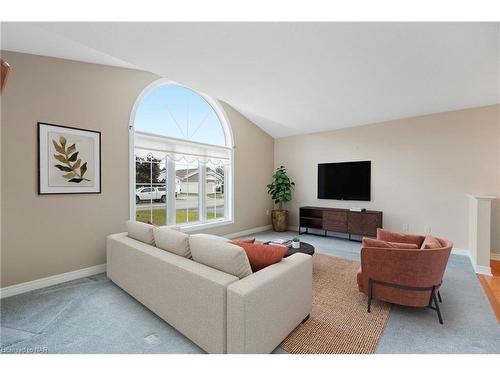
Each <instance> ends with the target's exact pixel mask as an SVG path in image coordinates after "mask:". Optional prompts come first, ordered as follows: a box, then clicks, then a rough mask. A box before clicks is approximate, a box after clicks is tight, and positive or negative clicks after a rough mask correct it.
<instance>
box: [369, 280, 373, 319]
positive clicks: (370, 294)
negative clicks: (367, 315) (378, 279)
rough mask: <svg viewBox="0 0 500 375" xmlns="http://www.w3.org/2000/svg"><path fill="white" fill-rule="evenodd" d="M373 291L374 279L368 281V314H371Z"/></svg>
mask: <svg viewBox="0 0 500 375" xmlns="http://www.w3.org/2000/svg"><path fill="white" fill-rule="evenodd" d="M372 289H373V281H372V279H368V312H370V310H371V306H372Z"/></svg>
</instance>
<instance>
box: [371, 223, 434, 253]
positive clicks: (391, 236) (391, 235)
mask: <svg viewBox="0 0 500 375" xmlns="http://www.w3.org/2000/svg"><path fill="white" fill-rule="evenodd" d="M424 238H425V237H424V236H419V235H416V234H407V233H399V232H391V231H390V230H385V229H381V228H377V240H382V241H389V242H403V243H414V244H415V245H417V248H420V246H422V242H424Z"/></svg>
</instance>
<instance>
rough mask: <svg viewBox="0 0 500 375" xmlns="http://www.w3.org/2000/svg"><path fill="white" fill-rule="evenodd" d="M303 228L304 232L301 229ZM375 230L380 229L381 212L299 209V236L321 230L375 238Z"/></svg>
mask: <svg viewBox="0 0 500 375" xmlns="http://www.w3.org/2000/svg"><path fill="white" fill-rule="evenodd" d="M302 228H305V229H306V230H305V232H301V229H302ZM377 228H382V211H363V212H355V211H350V210H348V209H345V208H328V207H312V206H304V207H300V212H299V234H303V233H309V232H308V230H309V229H321V230H324V231H325V237H326V236H327V235H328V232H329V231H330V232H337V233H346V234H348V235H349V239H351V235H353V234H355V235H359V236H368V237H376V236H377Z"/></svg>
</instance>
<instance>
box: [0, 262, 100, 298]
mask: <svg viewBox="0 0 500 375" xmlns="http://www.w3.org/2000/svg"><path fill="white" fill-rule="evenodd" d="M103 272H106V264H98V265H97V266H92V267H88V268H82V269H81V270H76V271H71V272H66V273H61V274H59V275H54V276H49V277H44V278H43V279H37V280H33V281H28V282H25V283H21V284H16V285H11V286H6V287H4V288H1V289H0V298H6V297H10V296H15V295H16V294H21V293H26V292H30V291H32V290H36V289H40V288H45V287H48V286H52V285H56V284H61V283H64V282H66V281H71V280H76V279H81V278H82V277H88V276H93V275H97V274H99V273H103Z"/></svg>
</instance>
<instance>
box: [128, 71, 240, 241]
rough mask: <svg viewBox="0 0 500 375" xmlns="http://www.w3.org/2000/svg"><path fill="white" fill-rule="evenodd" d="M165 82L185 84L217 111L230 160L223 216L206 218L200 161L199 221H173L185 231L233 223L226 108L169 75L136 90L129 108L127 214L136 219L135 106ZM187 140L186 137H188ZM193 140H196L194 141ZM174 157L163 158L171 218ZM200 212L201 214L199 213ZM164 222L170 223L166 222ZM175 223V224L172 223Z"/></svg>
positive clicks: (230, 140) (230, 142)
mask: <svg viewBox="0 0 500 375" xmlns="http://www.w3.org/2000/svg"><path fill="white" fill-rule="evenodd" d="M164 85H177V86H181V87H185V88H187V89H189V90H192V91H194V92H195V93H197V94H198V95H200V96H201V97H202V98H203V99H205V101H206V102H207V103H208V104H209V105H210V106H211V107H212V108H213V110H214V111H215V114H216V115H217V117H218V119H219V122H220V124H221V126H222V130H223V132H224V138H225V142H226V147H228V148H230V150H231V152H230V159H231V160H230V164H229V165H228V166H225V167H224V218H221V219H210V220H207V219H206V215H205V212H206V194H202V193H204V192H205V185H206V181H205V179H203V180H202V176H205V175H206V169H205V166H206V163H204V162H201V161H200V162H199V163H198V168H199V172H198V173H199V182H198V183H199V184H200V185H199V192H200V193H199V195H198V196H199V203H198V204H199V217H200V221H198V222H196V223H186V224H175V225H176V226H180V227H181V229H182V230H183V231H185V232H191V231H198V230H201V229H209V228H215V227H219V226H225V225H230V224H233V223H234V142H233V133H232V130H231V126H230V124H229V120H228V118H227V115H226V112H225V111H224V108H223V107H222V105H221V104H220V103H219V101H218V100H216V99H213V98H211V97H210V96H208V95H205V94H203V93H201V92H199V91H196V90H193V89H191V88H189V87H186V86H183V85H180V84H178V83H176V82H173V81H171V80H168V79H159V80H156V81H154V82H152V83H151V84H149V85H148V86H147V87H145V88H144V89H143V90H142V92H141V93H140V94H139V96H138V97H137V99H136V100H135V103H134V106H133V108H132V113H131V114H130V121H129V125H128V129H129V217H130V220H135V218H136V203H135V187H136V181H135V175H136V172H135V163H136V160H135V141H134V139H135V138H134V137H135V128H134V121H135V116H136V113H137V110H138V108H139V105H140V103H141V101H142V99H143V98H144V97H145V96H146V95H147V94H148V93H149V92H150V91H152V90H154V89H155V88H157V87H159V86H164ZM180 141H183V142H186V141H187V140H185V139H180ZM188 142H189V141H188ZM194 143H196V142H194ZM174 163H175V162H174V161H173V160H171V159H170V158H167V161H166V169H167V186H166V188H167V202H166V204H167V217H170V218H174V217H175V216H176V209H175V165H174ZM169 191H173V192H174V194H170V193H168V192H169ZM202 214H203V216H202ZM166 225H170V224H169V223H166ZM172 225H174V224H172Z"/></svg>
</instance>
